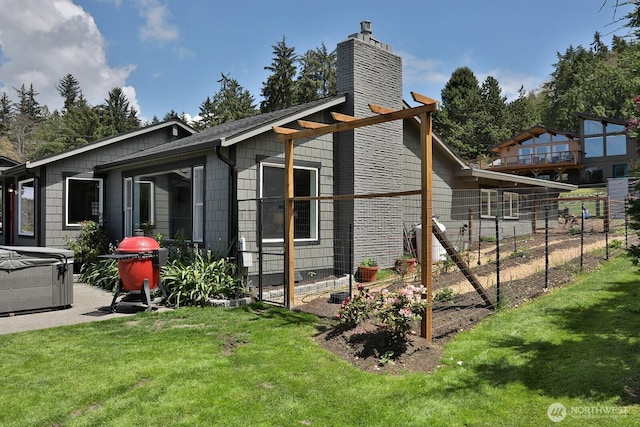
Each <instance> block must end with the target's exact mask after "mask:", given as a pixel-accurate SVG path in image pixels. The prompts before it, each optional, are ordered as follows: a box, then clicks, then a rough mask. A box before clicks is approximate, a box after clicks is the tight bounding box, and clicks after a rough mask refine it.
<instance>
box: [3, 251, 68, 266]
mask: <svg viewBox="0 0 640 427" xmlns="http://www.w3.org/2000/svg"><path fill="white" fill-rule="evenodd" d="M72 262H73V251H70V250H67V249H57V248H44V247H36V246H0V270H2V271H12V270H20V269H23V268H29V267H35V266H41V265H56V264H63V263H64V264H68V263H72Z"/></svg>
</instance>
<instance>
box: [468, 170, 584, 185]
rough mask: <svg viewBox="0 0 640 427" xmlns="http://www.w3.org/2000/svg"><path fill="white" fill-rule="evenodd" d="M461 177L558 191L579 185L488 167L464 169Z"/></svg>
mask: <svg viewBox="0 0 640 427" xmlns="http://www.w3.org/2000/svg"><path fill="white" fill-rule="evenodd" d="M456 176H458V177H460V178H463V179H464V178H467V179H472V180H474V181H483V182H485V183H487V184H488V185H494V186H504V184H503V183H505V182H507V183H510V184H513V186H518V184H521V185H522V186H526V187H543V188H548V189H551V190H557V191H572V190H576V189H577V188H578V186H577V185H573V184H566V183H562V182H555V181H547V180H544V179H538V178H530V177H528V176H520V175H513V174H510V173H503V172H495V171H490V170H486V169H477V168H470V167H468V168H467V169H464V170H462V171H460V172H458V174H457V175H456Z"/></svg>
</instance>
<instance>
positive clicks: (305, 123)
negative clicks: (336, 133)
mask: <svg viewBox="0 0 640 427" xmlns="http://www.w3.org/2000/svg"><path fill="white" fill-rule="evenodd" d="M298 125H300V127H303V128H305V129H319V128H323V127H325V126H329V125H328V124H326V123H318V122H311V121H309V120H298Z"/></svg>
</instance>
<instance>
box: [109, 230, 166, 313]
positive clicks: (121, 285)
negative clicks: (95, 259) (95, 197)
mask: <svg viewBox="0 0 640 427" xmlns="http://www.w3.org/2000/svg"><path fill="white" fill-rule="evenodd" d="M101 258H105V259H115V260H117V261H118V273H119V275H120V280H119V281H118V286H117V288H116V291H115V293H114V295H113V300H112V301H111V311H112V312H115V311H116V306H117V303H116V300H117V299H118V297H119V296H120V294H122V293H125V294H126V296H125V298H126V300H127V301H133V300H135V299H136V298H137V297H138V298H139V299H140V300H141V301H142V302H143V303H144V304H146V306H147V311H149V310H151V290H152V289H156V288H160V290H161V291H162V294H163V296H164V298H165V299H166V294H165V292H164V289H163V288H162V284H161V282H160V267H161V266H162V265H164V264H166V262H167V250H166V249H165V248H161V247H160V245H159V244H158V242H157V241H155V240H154V239H152V238H151V237H144V236H135V237H127V238H125V239H124V240H123V241H122V242H120V245H119V246H118V249H117V251H116V253H115V254H112V255H103V256H101ZM123 300H125V299H123Z"/></svg>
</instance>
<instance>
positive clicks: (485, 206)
mask: <svg viewBox="0 0 640 427" xmlns="http://www.w3.org/2000/svg"><path fill="white" fill-rule="evenodd" d="M497 214H498V190H485V189H481V190H480V216H481V217H482V218H495V217H496V215H497Z"/></svg>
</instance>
